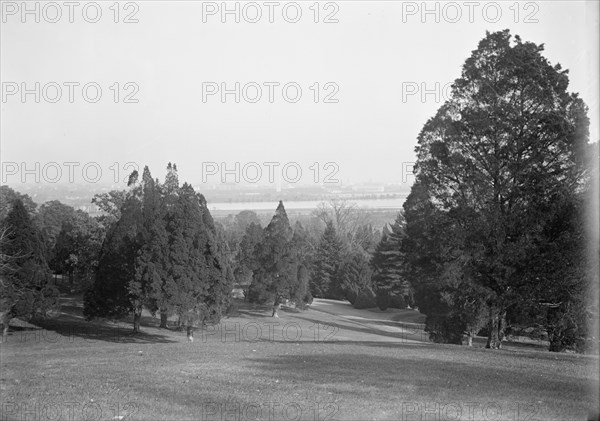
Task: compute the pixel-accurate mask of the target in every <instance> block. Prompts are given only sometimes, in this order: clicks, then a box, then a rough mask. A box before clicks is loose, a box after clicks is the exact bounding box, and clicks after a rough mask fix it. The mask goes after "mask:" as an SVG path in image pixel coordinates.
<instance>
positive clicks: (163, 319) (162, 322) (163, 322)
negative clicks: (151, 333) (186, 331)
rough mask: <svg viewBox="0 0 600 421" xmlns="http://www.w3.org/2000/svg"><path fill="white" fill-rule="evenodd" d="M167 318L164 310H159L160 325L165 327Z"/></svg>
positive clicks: (167, 315)
mask: <svg viewBox="0 0 600 421" xmlns="http://www.w3.org/2000/svg"><path fill="white" fill-rule="evenodd" d="M168 318H169V314H168V313H167V312H166V311H161V312H160V327H162V328H165V329H167V328H168V326H167V319H168Z"/></svg>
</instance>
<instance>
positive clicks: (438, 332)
mask: <svg viewBox="0 0 600 421" xmlns="http://www.w3.org/2000/svg"><path fill="white" fill-rule="evenodd" d="M464 331H465V326H464V323H462V322H461V320H460V319H459V318H456V317H452V316H447V315H441V314H436V315H427V319H426V320H425V332H428V333H429V339H430V340H431V341H433V342H436V343H440V344H455V345H462V337H463V333H464Z"/></svg>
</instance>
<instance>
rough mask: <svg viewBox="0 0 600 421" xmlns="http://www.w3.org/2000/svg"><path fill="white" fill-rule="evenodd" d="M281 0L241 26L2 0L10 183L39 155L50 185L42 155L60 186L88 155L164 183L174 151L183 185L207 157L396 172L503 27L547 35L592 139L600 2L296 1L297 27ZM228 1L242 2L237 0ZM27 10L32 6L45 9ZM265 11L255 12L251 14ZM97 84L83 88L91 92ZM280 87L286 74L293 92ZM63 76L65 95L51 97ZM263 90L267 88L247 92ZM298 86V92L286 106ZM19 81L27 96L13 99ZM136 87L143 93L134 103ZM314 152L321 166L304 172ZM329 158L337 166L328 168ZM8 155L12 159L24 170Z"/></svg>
mask: <svg viewBox="0 0 600 421" xmlns="http://www.w3.org/2000/svg"><path fill="white" fill-rule="evenodd" d="M288 3H289V2H280V4H279V5H278V6H274V9H270V8H269V6H268V5H265V3H264V2H262V1H261V2H257V3H255V4H253V5H250V6H246V7H244V6H245V3H239V5H238V7H239V8H240V22H239V23H236V22H235V15H233V14H230V15H225V16H224V17H223V16H222V14H221V10H216V9H217V8H218V9H221V6H222V5H221V2H218V3H210V2H199V1H198V2H193V1H180V2H176V1H170V2H160V1H142V2H139V1H138V2H131V3H128V4H127V5H126V4H125V3H121V5H120V6H121V7H120V8H119V14H118V16H116V14H115V10H116V9H115V8H114V7H113V8H112V9H111V8H110V7H111V5H112V4H113V2H98V4H99V6H100V9H101V11H102V15H101V16H100V17H99V20H98V22H96V23H91V22H87V21H86V19H87V20H89V21H93V20H95V16H96V9H95V5H93V4H92V5H87V4H88V3H87V2H81V3H80V5H79V6H77V7H76V8H75V9H74V10H73V16H72V20H73V23H70V22H69V19H70V17H69V11H70V10H69V8H68V7H67V6H65V5H64V4H63V3H62V2H58V3H55V5H58V7H59V8H60V12H61V13H62V16H61V17H60V19H59V18H58V17H57V10H58V9H57V8H56V7H55V6H54V5H52V6H45V3H40V4H39V5H38V6H37V7H39V10H40V12H39V14H40V22H39V23H36V22H35V18H36V16H35V13H32V14H27V15H25V16H22V13H21V12H22V11H21V10H20V9H21V2H2V5H3V6H2V9H3V10H2V23H1V26H2V27H1V79H2V83H3V86H2V88H3V99H2V100H3V102H2V104H1V110H2V116H1V131H0V134H1V154H2V161H3V174H2V175H3V182H8V183H9V184H15V182H18V181H19V180H20V178H21V176H22V174H21V172H22V170H23V168H22V167H20V165H21V163H22V162H26V163H27V165H28V168H29V169H35V162H39V163H40V172H41V173H42V171H43V168H44V166H46V172H47V173H46V174H44V173H42V174H41V175H42V181H43V180H44V178H46V177H48V178H50V179H53V180H55V176H54V173H53V171H54V170H53V166H54V164H51V165H48V163H52V162H55V163H58V164H59V165H60V166H62V168H63V174H62V176H61V177H60V181H68V166H65V165H64V164H63V163H64V162H77V163H79V167H72V168H74V178H75V180H74V181H75V182H80V181H83V178H82V173H81V169H82V167H83V166H84V165H86V164H88V171H89V172H88V174H87V175H88V178H90V179H94V171H95V170H93V169H89V164H90V163H97V165H96V164H94V168H100V169H101V170H102V171H103V177H104V178H103V179H104V180H106V179H108V180H109V181H110V179H111V178H112V177H114V175H115V171H116V167H112V168H111V164H112V163H118V166H119V167H120V170H121V173H120V174H119V176H120V177H121V178H123V177H124V173H125V172H126V170H129V169H125V170H124V169H123V167H124V166H125V164H126V163H127V162H134V163H137V164H139V165H140V166H143V165H145V164H148V165H149V166H150V168H151V170H152V172H153V175H154V176H157V177H159V178H161V179H162V178H163V177H164V167H165V166H166V163H167V162H168V161H174V162H176V163H177V165H178V167H179V173H180V178H181V179H184V180H188V181H192V182H194V183H197V182H199V181H201V179H202V163H205V165H204V168H205V169H206V170H209V171H210V172H213V173H214V172H215V166H214V165H212V164H210V163H212V162H215V163H219V164H220V163H221V162H227V163H228V167H229V168H230V169H233V168H234V163H235V162H239V163H240V172H242V168H243V167H244V165H246V170H247V171H248V172H247V173H246V175H247V176H249V177H251V178H255V177H254V176H255V174H256V173H255V172H254V171H255V169H253V168H251V167H252V165H253V164H252V165H251V166H248V165H247V164H248V163H251V162H256V163H258V164H260V165H261V166H262V169H263V170H264V173H263V175H262V178H261V180H260V181H263V182H264V181H268V180H267V178H268V167H267V166H264V165H263V163H264V162H278V163H280V167H279V168H278V169H275V172H276V173H277V172H278V171H281V170H280V168H281V167H282V166H283V165H284V164H286V163H290V162H296V163H298V165H297V166H295V167H296V168H297V167H299V168H300V169H301V170H302V171H303V181H312V180H313V179H315V178H316V179H317V180H318V181H323V178H324V177H325V176H326V175H328V174H329V175H333V176H334V178H335V179H340V180H343V181H353V182H361V181H369V180H372V181H388V182H401V181H402V166H401V163H402V162H407V163H410V162H413V161H414V147H415V144H416V138H417V135H418V133H419V131H420V130H421V128H422V126H423V124H424V123H425V121H426V120H427V119H428V118H429V117H431V116H432V115H433V114H434V113H435V111H436V109H437V108H438V107H439V106H440V105H441V102H443V99H444V95H443V94H444V90H443V86H444V85H445V84H447V83H450V82H452V81H453V80H454V79H455V78H457V77H458V76H459V75H460V70H461V66H462V64H463V63H464V61H465V59H466V58H467V57H468V56H469V55H470V53H471V51H472V50H474V49H475V48H476V47H477V44H478V42H479V41H480V40H481V39H482V38H483V37H484V36H485V31H486V30H489V31H496V30H501V29H505V28H509V29H510V30H511V33H512V34H519V35H520V36H521V37H522V38H523V39H524V40H526V41H533V42H535V43H544V44H545V53H544V54H545V56H546V57H547V58H548V59H549V60H550V61H551V62H552V63H553V64H555V63H557V62H559V63H560V64H561V65H562V66H563V67H564V68H567V69H569V71H570V81H571V82H570V86H569V90H570V91H574V92H579V93H580V95H581V96H582V98H583V99H584V100H585V102H586V103H587V104H588V106H589V107H590V118H591V123H592V127H591V138H592V139H593V140H597V139H598V114H599V109H598V92H599V86H598V74H599V69H598V51H599V46H598V39H599V36H598V2H597V1H590V2H583V1H564V2H563V1H543V2H542V1H540V2H521V3H519V4H518V5H517V7H515V6H514V2H512V1H510V2H498V3H494V2H475V3H474V5H473V6H471V7H473V8H472V9H469V5H468V4H466V3H465V2H456V3H453V5H452V6H447V5H446V3H439V4H437V6H436V3H434V2H430V3H428V7H429V8H430V9H431V10H434V12H433V13H431V14H427V15H423V13H422V12H423V10H421V9H422V3H421V2H400V1H398V2H395V1H368V2H367V1H364V2H363V1H337V2H329V3H326V2H321V3H320V4H318V7H315V6H313V2H312V1H311V2H298V5H299V7H300V10H301V12H302V15H301V16H300V18H299V21H298V22H297V23H291V22H288V20H289V21H293V20H295V19H296V13H297V8H296V6H295V4H291V5H290V4H288ZM467 3H468V2H467ZM491 3H493V4H491ZM86 5H87V6H86ZM227 5H228V7H229V8H231V9H234V8H235V7H236V2H228V3H227ZM256 5H258V6H259V8H257V7H255V6H256ZM28 6H29V7H30V8H31V9H32V10H35V7H36V3H35V2H29V3H28ZM83 6H86V7H87V8H86V9H85V12H84V11H83ZM283 6H286V9H285V12H284V10H283V9H284V8H283ZM436 7H437V8H438V10H439V14H438V16H437V17H436V14H435V9H434V8H436ZM317 9H318V11H319V14H318V16H317V15H316V13H315V11H316V10H317ZM258 10H260V12H261V13H262V17H261V18H260V19H259V20H258V22H256V23H251V22H248V21H249V20H255V17H256V16H257V11H258ZM271 10H272V11H273V15H272V20H273V21H274V22H273V23H271V22H269V20H270V18H271V17H270V16H269V12H270V11H271ZM457 12H460V13H461V16H458V15H457ZM470 12H471V16H469V15H470ZM498 12H499V13H500V16H498V17H497V13H498ZM517 12H518V13H517ZM213 13H214V14H213ZM23 18H24V19H25V20H26V22H25V23H23V22H22V19H23ZM222 18H225V19H226V23H222V22H221V20H222ZM436 18H437V20H438V21H439V22H436ZM115 19H117V20H118V21H119V23H115V22H114V20H115ZM126 19H129V20H137V21H138V22H137V23H124V22H123V21H124V20H126ZM286 19H287V20H286ZM315 19H317V20H318V21H319V22H318V23H315V22H314V20H315ZM423 19H425V20H426V22H425V23H423V22H422V20H423ZM52 20H59V21H58V22H57V23H51V22H48V21H52ZM324 20H330V21H335V20H337V23H335V22H332V23H325V22H323V21H324ZM453 20H456V21H457V22H455V23H452V22H451V21H453ZM494 20H497V22H495V23H494V22H493V21H494ZM203 21H204V22H203ZM470 21H472V22H470ZM515 21H517V22H515ZM23 82H24V83H26V86H25V87H26V88H28V89H33V90H35V83H36V82H39V83H40V102H39V103H36V102H35V96H34V95H33V94H29V95H27V96H26V97H25V101H24V102H23V101H22V98H21V95H20V94H21V92H20V90H21V89H22V87H23V86H22V85H21V84H22V83H23ZM65 82H67V83H68V82H74V83H79V85H78V86H77V85H71V86H72V89H73V103H70V102H69V86H68V85H64V83H65ZM222 82H224V83H226V87H227V88H228V89H234V87H235V82H239V83H240V93H241V94H242V95H241V98H240V103H236V102H235V97H234V95H233V94H229V95H227V96H226V97H225V100H226V101H225V102H223V101H222V99H221V96H220V93H217V94H215V95H207V96H206V98H205V99H204V101H203V90H204V93H208V92H209V91H208V90H209V89H214V88H215V87H217V88H218V89H221V83H222ZM265 82H267V83H268V82H273V83H279V85H278V86H277V85H275V84H273V85H271V86H272V89H273V93H274V96H273V102H272V103H271V102H270V100H269V86H268V85H264V83H265ZM88 83H91V85H88V90H87V94H88V96H87V97H84V95H83V93H82V86H83V85H85V84H88ZM115 83H118V84H119V85H118V89H117V87H116V86H117V85H115ZM126 83H130V84H129V85H126ZM203 83H204V85H203ZM287 83H292V84H291V85H288V90H287V94H288V96H287V100H286V98H285V97H284V95H283V93H282V87H283V85H285V84H287ZM315 83H318V84H319V85H318V89H317V85H315ZM327 83H329V84H328V85H326V84H327ZM436 83H438V84H439V85H438V86H439V89H438V92H439V94H440V95H439V98H436V97H435V95H434V94H433V93H431V94H429V95H427V96H426V98H425V101H422V98H421V92H420V90H421V88H422V87H426V88H427V89H429V90H431V91H435V88H436ZM57 84H58V86H60V87H61V92H62V97H61V98H60V99H58V100H57V102H55V103H53V102H50V101H54V100H55V97H56V86H57ZM94 84H97V85H94ZM294 84H297V85H294ZM257 85H258V86H261V89H262V97H261V98H260V100H258V102H250V101H252V100H254V98H255V97H256V92H257V91H256V86H257ZM95 86H99V87H100V88H101V89H102V94H101V96H100V97H99V99H98V102H96V103H92V102H88V101H86V98H87V99H88V100H89V101H92V100H94V97H95V96H96V92H95ZM203 86H204V88H203ZM298 86H299V87H300V88H301V90H302V96H301V97H300V99H299V100H298V101H297V102H295V103H293V102H291V101H293V100H294V97H295V96H296V87H298ZM15 87H16V89H19V92H16V93H15V94H14V95H10V93H11V92H12V91H14V89H15ZM111 87H112V89H111ZM244 87H245V89H244ZM311 87H312V88H311ZM403 87H404V88H403ZM415 87H417V89H419V92H417V93H416V94H413V95H408V96H406V97H405V98H403V89H404V93H405V94H407V93H409V91H408V90H410V89H412V90H414V89H415ZM115 92H119V97H118V103H115V102H114V100H115ZM316 92H318V93H319V97H318V103H315V99H316V98H315V93H316ZM244 94H245V95H244ZM127 95H130V96H129V98H128V99H129V100H137V102H133V103H125V98H126V96H127ZM326 98H328V100H329V101H337V102H328V103H326V102H325V99H326ZM315 162H317V163H319V164H318V165H319V167H320V172H319V173H318V174H317V173H316V167H315V166H312V168H311V165H312V164H313V163H315ZM327 162H332V163H334V165H330V166H329V167H328V168H324V165H325V163H327ZM12 163H17V164H18V166H19V168H18V171H19V172H18V173H17V174H16V175H12V173H14V172H15V168H14V165H13V164H12ZM69 165H74V164H69ZM271 165H273V164H271ZM219 170H221V168H219ZM288 170H289V168H288ZM294 171H295V169H292V170H289V173H288V177H290V178H293V177H294ZM334 172H337V173H336V174H333V173H334ZM9 173H10V174H9ZM218 175H219V173H217V175H212V174H206V177H205V180H206V181H209V182H215V181H218ZM242 175H244V174H243V173H242ZM27 180H28V181H34V177H33V176H28V178H27ZM228 180H229V181H233V176H230V177H229V179H228Z"/></svg>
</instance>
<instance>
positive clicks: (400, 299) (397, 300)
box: [390, 295, 408, 310]
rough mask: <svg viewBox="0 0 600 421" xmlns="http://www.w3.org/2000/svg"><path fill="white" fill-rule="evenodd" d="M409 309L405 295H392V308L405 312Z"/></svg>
mask: <svg viewBox="0 0 600 421" xmlns="http://www.w3.org/2000/svg"><path fill="white" fill-rule="evenodd" d="M406 307H408V304H407V303H406V300H405V299H404V296H403V295H392V296H391V297H390V308H399V309H400V310H404V309H405V308H406Z"/></svg>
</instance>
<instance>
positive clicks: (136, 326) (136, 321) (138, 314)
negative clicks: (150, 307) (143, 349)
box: [133, 309, 142, 333]
mask: <svg viewBox="0 0 600 421" xmlns="http://www.w3.org/2000/svg"><path fill="white" fill-rule="evenodd" d="M141 319H142V310H141V309H139V310H138V309H136V310H135V311H134V313H133V333H139V332H140V320H141Z"/></svg>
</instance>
